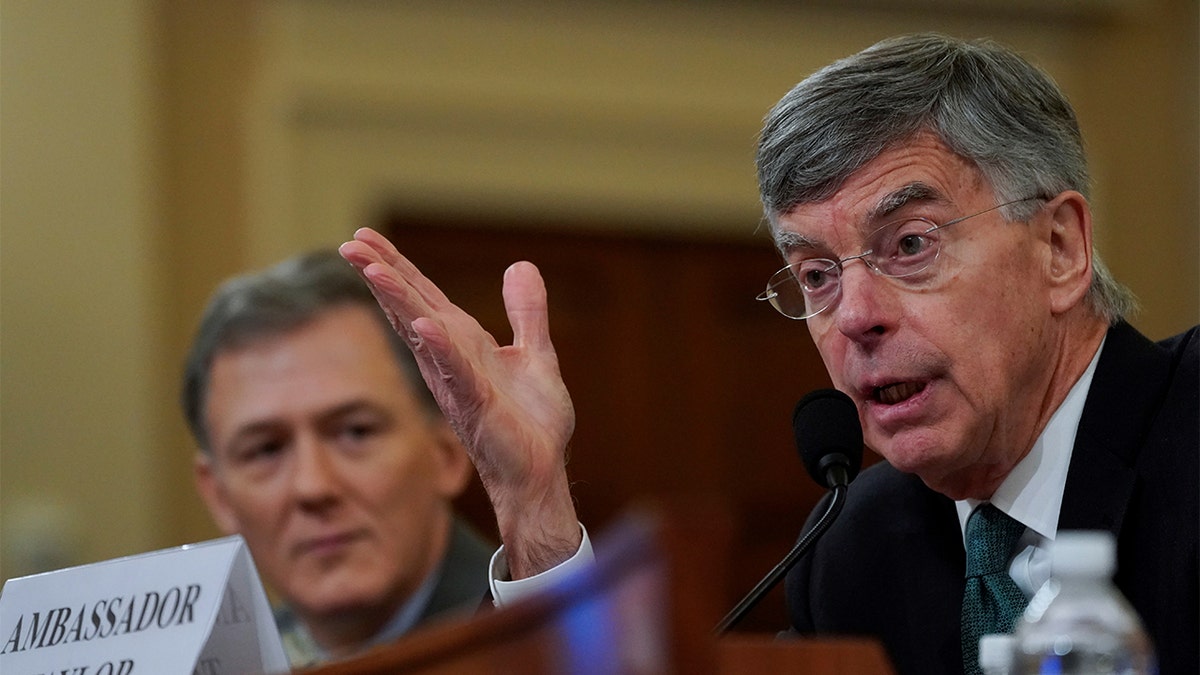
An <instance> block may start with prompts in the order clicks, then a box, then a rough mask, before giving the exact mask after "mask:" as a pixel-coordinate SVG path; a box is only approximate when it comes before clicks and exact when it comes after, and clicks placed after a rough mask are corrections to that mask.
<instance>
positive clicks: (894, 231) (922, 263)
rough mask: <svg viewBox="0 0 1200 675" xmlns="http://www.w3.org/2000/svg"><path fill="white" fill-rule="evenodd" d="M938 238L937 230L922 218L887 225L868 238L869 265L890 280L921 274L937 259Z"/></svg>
mask: <svg viewBox="0 0 1200 675" xmlns="http://www.w3.org/2000/svg"><path fill="white" fill-rule="evenodd" d="M941 236H942V231H941V229H940V228H938V227H937V226H936V225H934V224H933V223H932V222H930V221H928V220H924V219H922V218H913V219H910V220H900V221H897V222H894V223H889V224H887V225H884V226H883V227H881V228H879V229H878V230H876V231H875V234H874V235H872V236H871V241H870V243H871V249H870V250H871V263H872V264H873V265H874V266H875V268H876V269H877V270H878V271H879V272H880V273H881V274H883V275H885V276H889V277H907V276H911V275H913V274H916V273H918V272H921V271H924V270H926V269H929V266H930V265H932V264H933V261H934V260H936V259H937V256H938V251H939V250H940V249H941Z"/></svg>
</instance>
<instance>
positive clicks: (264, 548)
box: [183, 251, 494, 666]
mask: <svg viewBox="0 0 1200 675" xmlns="http://www.w3.org/2000/svg"><path fill="white" fill-rule="evenodd" d="M183 407H184V411H185V414H186V416H187V420H188V424H189V425H190V428H191V431H192V433H193V434H194V436H195V438H196V441H197V443H198V445H199V448H200V452H199V453H198V454H197V456H196V460H195V481H196V486H197V488H198V490H199V492H200V495H201V497H202V498H203V500H204V502H205V503H206V504H207V506H208V508H209V510H210V512H211V513H212V516H213V519H214V520H215V521H216V523H217V525H218V526H219V527H220V529H221V530H223V531H224V532H225V533H227V534H234V533H237V534H241V535H242V536H243V537H244V538H245V540H246V543H247V545H248V546H249V549H250V552H251V554H252V556H253V558H254V561H255V564H256V566H257V567H258V570H259V571H260V573H261V574H262V575H263V577H264V579H265V581H266V582H267V584H268V585H269V586H270V587H272V588H273V589H274V590H275V591H276V592H277V594H278V595H279V597H280V598H281V600H282V604H281V606H280V607H279V608H278V611H277V616H276V620H277V622H278V624H279V628H280V632H281V634H282V635H283V638H284V645H285V647H286V648H287V650H288V656H289V659H291V661H292V663H293V665H294V666H304V665H311V664H313V663H317V662H320V661H324V660H327V659H333V658H340V657H345V656H349V655H352V654H355V653H357V652H360V651H362V650H364V649H366V648H369V647H371V646H374V645H377V644H381V643H385V642H388V641H391V640H394V639H395V638H397V637H399V636H400V635H402V634H404V633H405V632H407V631H409V630H410V629H412V628H413V627H414V626H417V625H419V624H420V623H422V622H424V621H426V620H427V619H430V618H432V617H435V616H439V615H445V614H447V613H449V612H452V611H455V610H466V611H470V610H472V609H474V608H475V607H477V606H478V604H479V602H480V599H481V598H482V597H483V596H484V593H485V592H486V590H487V565H488V560H489V558H490V556H491V553H492V551H493V549H494V547H493V546H492V545H490V544H488V543H485V542H484V541H483V540H482V539H481V538H480V537H479V536H478V535H477V534H475V533H474V532H473V531H472V530H471V529H470V528H469V527H468V526H467V525H466V524H465V523H464V522H462V521H461V520H459V519H458V518H456V516H455V514H454V510H453V507H452V504H451V501H452V500H453V499H454V498H455V497H457V496H458V495H459V493H460V492H462V490H463V489H464V487H465V486H466V484H467V482H468V480H469V478H470V475H471V465H470V462H469V461H468V459H467V456H466V453H465V452H464V450H463V447H462V446H461V444H460V443H459V441H458V438H457V437H456V436H455V434H454V433H453V432H452V431H451V430H450V428H449V426H448V425H447V423H446V421H445V419H444V418H443V417H442V416H441V412H440V411H439V410H438V408H437V406H436V405H435V404H434V402H433V399H432V397H431V396H430V394H429V391H428V389H426V387H425V384H424V382H423V381H422V379H421V377H420V374H419V373H418V372H417V369H416V366H415V364H414V363H413V360H412V355H411V353H410V352H409V350H408V348H407V347H406V346H405V345H404V344H403V342H401V341H400V340H399V338H398V337H397V336H396V334H395V332H393V331H392V330H391V328H390V326H389V325H388V323H387V320H386V319H385V317H384V316H383V314H382V312H381V311H380V309H379V306H378V304H376V302H375V299H374V298H373V297H372V295H371V292H370V291H369V290H368V289H367V287H366V286H365V285H364V284H363V282H362V280H361V279H360V278H359V276H358V275H357V274H356V273H355V271H354V270H353V269H352V268H351V267H350V266H349V265H348V264H346V262H345V261H344V260H342V259H341V258H340V257H338V256H337V254H336V253H335V252H333V251H325V252H316V253H311V254H308V255H304V256H300V257H297V258H294V259H291V260H288V261H285V262H283V263H280V264H279V265H277V266H275V267H273V268H270V269H268V270H266V271H263V272H260V273H257V274H251V275H248V276H243V277H239V278H235V279H232V280H230V281H228V282H227V283H225V284H224V285H222V286H221V287H220V288H219V289H218V290H217V291H216V293H215V294H214V296H213V297H212V299H211V300H210V302H209V305H208V308H207V310H206V311H205V313H204V316H203V319H202V321H201V323H200V327H199V330H198V331H197V334H196V336H195V339H194V342H193V344H192V347H191V351H190V354H189V356H188V359H187V366H186V373H185V380H184V386H183Z"/></svg>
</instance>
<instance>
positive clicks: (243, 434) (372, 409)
mask: <svg viewBox="0 0 1200 675" xmlns="http://www.w3.org/2000/svg"><path fill="white" fill-rule="evenodd" d="M360 412H366V413H372V414H377V415H381V416H383V417H384V418H386V419H389V420H390V419H392V417H393V416H392V415H391V414H390V413H389V412H388V410H387V409H386V408H385V407H384V406H381V405H378V404H376V403H374V402H372V401H370V400H367V399H363V398H356V399H353V400H350V401H347V402H345V403H342V404H339V405H336V406H334V407H332V408H329V409H328V410H322V411H319V412H317V413H316V423H317V424H318V425H324V424H328V423H330V422H332V421H335V420H338V419H341V418H343V417H346V416H348V415H353V414H357V413H360ZM290 426H291V425H290V423H289V422H288V421H287V420H286V419H283V418H279V417H264V418H262V419H257V420H251V421H249V422H247V423H245V424H243V425H242V426H240V427H238V428H237V429H235V430H234V432H233V433H232V434H230V436H229V442H228V443H227V445H232V444H233V443H235V442H239V441H242V440H243V439H245V438H253V437H254V436H257V435H261V434H269V433H274V432H275V431H278V430H279V429H287V428H290Z"/></svg>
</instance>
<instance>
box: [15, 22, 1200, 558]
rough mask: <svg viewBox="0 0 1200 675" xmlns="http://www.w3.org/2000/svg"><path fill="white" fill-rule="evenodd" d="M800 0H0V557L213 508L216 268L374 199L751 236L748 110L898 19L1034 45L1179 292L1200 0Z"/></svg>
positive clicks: (1100, 209)
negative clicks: (192, 414)
mask: <svg viewBox="0 0 1200 675" xmlns="http://www.w3.org/2000/svg"><path fill="white" fill-rule="evenodd" d="M663 4H666V3H663ZM813 4H816V5H817V6H811V5H810V6H808V7H806V8H802V9H797V8H794V7H790V6H786V5H787V3H766V2H763V3H728V4H723V3H700V4H699V5H697V6H695V7H692V6H689V5H686V4H684V3H670V4H666V6H665V7H660V6H658V4H655V3H641V2H618V3H608V4H604V5H602V6H601V5H600V3H595V5H596V6H592V5H590V4H588V3H552V2H544V3H538V2H526V3H520V4H519V6H518V7H516V8H512V7H509V8H506V9H504V10H501V9H496V8H495V7H493V3H482V2H450V3H434V2H428V3H379V2H362V3H355V2H343V3H326V2H282V1H279V2H257V3H253V2H242V1H240V0H209V1H207V2H198V1H191V2H166V1H162V2H156V1H154V0H108V1H106V2H104V3H94V2H88V1H86V0H72V1H64V2H59V3H37V2H30V1H19V0H2V2H0V31H2V33H0V49H2V50H3V52H2V56H0V68H2V74H0V85H2V87H3V88H2V91H0V113H2V119H0V124H2V127H0V153H2V154H0V158H2V162H3V164H2V171H0V181H2V186H0V187H2V193H0V195H2V196H0V236H2V240H0V241H2V248H0V254H2V256H3V257H2V262H0V274H2V277H0V284H2V285H0V292H2V294H3V295H2V296H0V303H2V304H0V309H2V316H0V330H2V335H0V350H2V352H0V364H2V367H3V370H2V371H0V377H2V379H0V394H2V397H0V406H2V407H0V423H2V425H0V552H2V553H3V556H2V557H0V576H10V575H13V574H17V573H24V572H27V571H29V569H30V568H29V565H32V564H35V562H36V561H31V560H30V557H31V554H32V553H33V552H34V551H35V549H37V548H38V547H39V546H44V547H45V548H46V550H47V551H48V554H47V555H50V556H51V557H50V558H48V560H49V561H50V563H51V564H67V563H71V562H83V561H90V560H96V559H102V558H108V557H113V556H116V555H122V554H127V553H133V552H138V551H144V550H148V549H151V548H158V547H162V546H168V545H174V544H179V543H183V542H186V541H194V540H198V539H202V538H206V537H208V536H212V534H214V533H213V531H212V529H211V525H209V523H208V520H207V516H206V515H205V514H204V513H203V512H202V511H201V509H200V507H199V504H198V502H197V501H196V500H195V498H194V496H193V495H192V492H191V486H190V482H189V480H188V466H189V465H188V461H189V457H190V452H191V445H190V441H189V439H188V437H187V435H186V433H185V432H184V430H183V426H182V423H181V421H180V420H179V417H178V413H177V411H176V406H175V391H176V379H177V377H178V371H179V366H178V364H179V362H180V359H181V355H182V352H183V350H184V348H185V346H186V342H187V339H188V336H189V334H190V331H191V330H192V327H193V324H194V321H195V317H196V315H197V313H198V312H199V310H200V308H201V307H202V305H203V302H204V299H205V297H206V296H207V294H208V293H209V291H210V290H211V288H212V286H213V285H214V284H215V283H216V282H217V281H218V280H219V279H221V278H222V277H224V276H226V275H228V274H230V273H233V272H235V271H238V270H241V269H244V268H246V267H251V266H258V265H261V264H265V263H267V262H270V261H272V260H274V259H276V258H278V257H281V256H284V255H287V254H289V253H292V252H294V251H295V250H298V249H300V248H305V247H309V246H313V245H319V244H333V243H336V242H339V241H341V240H343V239H344V238H345V237H347V236H348V235H349V233H350V232H351V231H352V230H353V228H354V227H356V226H358V225H361V224H366V223H368V222H369V221H370V218H371V217H372V215H373V214H374V213H375V212H376V211H377V210H378V209H379V208H381V207H383V206H384V205H387V204H395V205H400V206H403V207H409V208H413V209H415V210H428V209H438V210H443V211H452V212H455V213H458V214H462V215H467V216H469V215H470V214H473V213H480V214H493V215H503V216H513V215H516V216H520V215H530V216H545V215H562V214H566V215H569V216H577V217H579V218H580V219H586V220H595V219H602V220H606V221H609V222H616V223H620V222H641V223H646V222H656V223H661V227H662V228H663V229H669V230H680V231H685V232H696V233H701V234H704V235H711V234H714V233H717V234H721V235H724V236H745V237H750V236H754V234H753V233H754V230H755V225H756V224H757V222H758V207H757V204H756V203H755V187H754V176H753V168H752V153H753V144H754V138H755V135H756V133H757V126H758V123H759V120H761V118H762V115H763V114H764V113H765V111H766V109H767V108H768V107H769V106H770V105H771V104H772V103H773V102H774V101H775V100H776V99H777V98H778V97H779V96H780V95H782V93H783V92H784V91H785V90H786V89H787V88H788V87H790V86H791V85H792V84H793V83H794V82H795V81H797V80H799V79H800V78H802V77H803V76H804V75H805V74H807V73H808V72H810V71H811V70H812V69H814V68H816V67H818V66H820V65H822V64H824V63H826V62H828V61H830V60H832V59H833V58H836V57H839V56H842V55H845V54H847V53H850V52H853V51H855V50H857V49H860V48H862V47H864V46H866V45H868V44H870V43H871V42H874V41H875V40H877V39H879V38H881V37H884V36H886V35H889V34H893V33H898V32H907V31H914V30H927V29H935V30H941V31H945V32H950V33H953V34H956V35H961V36H978V35H990V36H993V37H996V38H998V39H1000V40H1001V41H1004V42H1007V43H1009V44H1012V45H1014V46H1016V47H1017V48H1019V49H1021V50H1023V51H1025V52H1026V53H1027V54H1028V55H1030V56H1031V57H1032V58H1034V60H1036V61H1038V62H1039V63H1041V64H1042V65H1043V66H1044V67H1046V68H1047V69H1048V70H1050V71H1051V73H1052V74H1053V75H1054V76H1055V77H1056V78H1057V79H1058V80H1059V82H1060V83H1061V84H1062V86H1063V87H1064V88H1065V89H1066V90H1067V91H1068V93H1069V94H1070V95H1071V97H1072V98H1073V100H1074V101H1075V102H1076V104H1077V107H1078V109H1079V114H1080V118H1081V120H1082V123H1083V126H1084V133H1085V136H1086V138H1087V142H1088V145H1089V148H1090V151H1091V154H1092V157H1093V163H1094V173H1095V177H1096V183H1097V185H1096V194H1095V206H1096V211H1097V214H1098V221H1099V222H1098V241H1099V244H1100V246H1101V248H1102V251H1103V252H1104V253H1105V255H1106V257H1107V258H1108V260H1109V261H1110V264H1111V266H1112V267H1113V268H1114V270H1115V271H1116V273H1117V274H1118V276H1119V277H1122V278H1124V279H1126V280H1128V281H1129V283H1130V284H1131V285H1132V286H1133V287H1134V290H1135V291H1136V292H1137V293H1138V294H1139V295H1140V296H1141V297H1142V299H1143V303H1144V305H1145V311H1144V313H1143V314H1142V315H1141V316H1140V317H1139V318H1138V319H1137V321H1135V323H1137V324H1138V325H1139V326H1141V327H1142V328H1143V329H1144V330H1146V331H1147V332H1148V333H1149V334H1151V335H1153V336H1156V337H1162V336H1166V335H1169V334H1172V333H1174V332H1178V331H1179V330H1181V329H1183V328H1185V327H1187V326H1189V325H1192V324H1194V323H1196V322H1197V321H1198V320H1200V300H1198V296H1200V293H1198V291H1197V286H1198V276H1200V273H1198V272H1197V262H1196V261H1197V253H1198V249H1200V243H1198V234H1197V232H1198V228H1197V225H1196V223H1197V220H1196V218H1197V211H1198V209H1200V204H1198V201H1200V199H1198V197H1197V144H1198V140H1197V130H1198V123H1197V109H1198V107H1200V105H1198V98H1197V82H1198V79H1200V75H1198V72H1197V9H1196V3H1195V2H1194V1H1189V0H1158V1H1155V0H1141V1H1137V0H1125V1H1122V0H1111V1H1109V2H1104V3H1092V5H1091V7H1092V9H1091V10H1090V13H1086V14H1081V13H1078V12H1079V10H1076V9H1072V8H1075V7H1077V6H1078V5H1079V4H1080V3H1074V2H1066V1H1065V0H1064V2H1062V3H1061V4H1059V5H1056V4H1054V3H1047V2H1036V3H1033V2H1031V3H1028V7H1029V9H1011V7H1012V4H1011V3H1002V2H996V3H981V4H974V5H973V6H974V7H977V8H978V7H981V6H988V7H991V8H992V9H989V10H981V9H975V10H971V11H968V12H966V13H964V12H963V10H961V7H962V6H963V5H964V4H966V3H957V2H950V1H949V0H946V1H945V2H942V1H938V0H923V1H921V2H917V3H906V2H901V1H900V0H894V1H893V2H868V3H862V6H859V7H857V8H854V7H853V6H854V5H857V4H858V3H843V4H836V3H829V4H828V5H821V4H818V3H813ZM866 6H869V7H872V8H875V9H870V10H868V9H865V7H866ZM1056 6H1057V7H1061V8H1062V9H1061V10H1059V9H1054V8H1055V7H1056ZM844 7H852V8H850V9H846V8H844ZM881 7H892V8H893V9H890V10H889V9H879V8H881ZM1004 7H1009V8H1010V9H1002V8H1004ZM1048 7H1049V8H1048ZM1097 8H1099V9H1097Z"/></svg>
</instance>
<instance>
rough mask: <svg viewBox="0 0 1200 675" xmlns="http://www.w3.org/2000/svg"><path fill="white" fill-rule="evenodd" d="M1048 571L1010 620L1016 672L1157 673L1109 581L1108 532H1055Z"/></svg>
mask: <svg viewBox="0 0 1200 675" xmlns="http://www.w3.org/2000/svg"><path fill="white" fill-rule="evenodd" d="M1051 560H1052V564H1053V570H1054V571H1053V575H1052V576H1051V578H1050V580H1049V581H1047V582H1046V584H1045V585H1044V586H1042V588H1041V589H1040V590H1038V592H1037V593H1036V594H1034V596H1033V599H1032V600H1030V602H1029V607H1028V608H1027V609H1026V610H1025V614H1024V616H1023V617H1022V618H1021V620H1020V621H1018V622H1017V628H1016V632H1015V635H1016V645H1015V647H1014V650H1013V652H1014V653H1013V657H1014V666H1015V667H1014V671H1013V672H1014V673H1017V674H1018V675H1051V674H1053V675H1109V674H1112V675H1156V674H1157V673H1158V665H1157V661H1156V659H1155V655H1154V648H1153V646H1152V644H1151V643H1150V639H1149V638H1148V637H1147V635H1146V631H1145V628H1143V627H1142V622H1141V619H1140V618H1139V617H1138V615H1137V613H1136V612H1135V611H1134V610H1133V607H1131V606H1130V605H1129V602H1128V601H1127V600H1125V597H1124V596H1123V595H1121V592H1120V591H1118V590H1117V587H1116V586H1114V585H1113V583H1112V575H1113V570H1114V569H1115V568H1116V543H1115V542H1114V540H1113V537H1112V535H1111V534H1110V533H1108V532H1091V531H1087V532H1083V531H1080V532H1060V533H1059V535H1058V538H1057V539H1056V540H1055V541H1054V543H1053V546H1052V547H1051Z"/></svg>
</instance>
